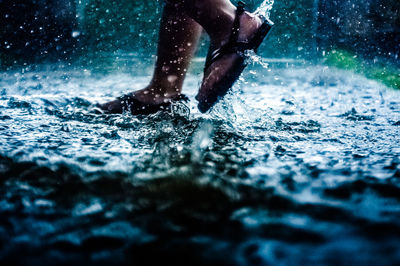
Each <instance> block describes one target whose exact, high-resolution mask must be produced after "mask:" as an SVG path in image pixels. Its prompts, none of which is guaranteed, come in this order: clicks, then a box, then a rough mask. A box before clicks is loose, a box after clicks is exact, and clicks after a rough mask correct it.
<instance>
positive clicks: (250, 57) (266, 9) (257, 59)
mask: <svg viewBox="0 0 400 266" xmlns="http://www.w3.org/2000/svg"><path fill="white" fill-rule="evenodd" d="M274 2H275V1H274V0H264V1H263V2H262V3H261V5H260V6H259V7H258V8H257V9H256V11H254V14H255V15H259V16H263V17H265V18H266V19H269V17H270V15H271V10H272V8H273V6H274ZM245 56H246V63H247V64H251V63H252V64H260V65H261V66H262V67H263V68H265V69H266V68H268V64H267V63H265V62H264V61H263V59H262V57H261V56H258V55H257V54H256V53H255V52H254V51H246V52H245Z"/></svg>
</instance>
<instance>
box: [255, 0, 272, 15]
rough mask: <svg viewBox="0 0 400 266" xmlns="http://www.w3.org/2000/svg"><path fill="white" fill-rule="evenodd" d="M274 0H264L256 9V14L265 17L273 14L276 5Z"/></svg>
mask: <svg viewBox="0 0 400 266" xmlns="http://www.w3.org/2000/svg"><path fill="white" fill-rule="evenodd" d="M274 2H275V1H274V0H264V1H263V2H262V4H261V5H260V6H259V7H258V8H257V9H256V11H255V12H254V14H255V15H262V16H264V17H265V18H267V19H269V17H270V15H271V10H272V8H273V6H274Z"/></svg>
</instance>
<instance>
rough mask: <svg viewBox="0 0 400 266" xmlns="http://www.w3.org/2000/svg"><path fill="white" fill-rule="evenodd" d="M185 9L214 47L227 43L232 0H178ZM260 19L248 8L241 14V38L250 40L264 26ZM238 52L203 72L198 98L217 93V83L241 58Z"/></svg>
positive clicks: (204, 98) (206, 97) (233, 10)
mask: <svg viewBox="0 0 400 266" xmlns="http://www.w3.org/2000/svg"><path fill="white" fill-rule="evenodd" d="M176 1H177V2H180V5H182V6H183V7H184V9H185V12H186V13H187V14H188V15H189V16H190V17H192V18H193V19H194V20H196V21H197V22H198V23H199V24H200V25H201V26H202V27H203V28H204V29H205V30H206V32H207V33H208V35H209V36H210V40H211V44H210V46H211V47H210V48H211V49H215V48H218V47H221V46H222V45H224V44H226V43H227V42H228V40H229V37H230V35H231V32H232V26H233V21H234V19H235V11H236V7H235V6H234V5H233V4H232V3H231V2H230V1H229V0H176ZM261 24H262V22H261V19H260V18H259V17H257V16H255V15H253V14H250V13H248V12H245V13H244V14H243V15H242V16H241V17H240V29H239V38H238V39H239V40H240V41H247V40H248V39H250V38H251V37H252V36H253V34H254V33H255V32H256V31H257V30H258V28H259V27H260V26H261ZM238 59H239V56H238V55H237V54H230V55H226V56H224V57H222V58H221V59H219V60H218V61H216V62H215V63H213V64H212V65H211V67H210V68H208V69H207V70H206V72H205V73H204V77H203V81H202V85H201V87H200V89H199V92H198V94H197V96H196V99H197V100H198V101H199V102H204V101H207V100H208V99H209V98H210V97H211V95H215V94H216V92H215V91H214V90H215V84H217V83H218V82H219V81H220V80H221V78H222V77H224V76H225V75H229V74H230V71H231V70H232V66H234V65H235V63H236V62H237V61H238Z"/></svg>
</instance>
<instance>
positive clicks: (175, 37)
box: [100, 4, 202, 113]
mask: <svg viewBox="0 0 400 266" xmlns="http://www.w3.org/2000/svg"><path fill="white" fill-rule="evenodd" d="M201 31H202V28H201V26H200V25H199V24H198V23H197V22H196V21H194V20H193V19H192V18H190V17H189V16H187V15H186V14H185V13H184V12H183V11H182V10H179V9H177V6H174V5H172V4H168V5H166V6H165V8H164V12H163V17H162V20H161V25H160V33H159V44H158V51H157V61H156V65H155V69H154V74H153V78H152V80H151V82H150V84H149V85H148V86H147V87H146V88H144V89H142V90H139V91H135V92H134V93H133V94H134V96H135V97H136V98H137V99H138V100H140V101H141V102H143V103H150V104H160V103H163V102H164V101H166V100H168V99H171V98H173V97H176V96H177V95H179V94H180V93H181V91H182V85H183V81H184V79H185V76H186V72H187V69H188V67H189V63H190V60H191V58H192V56H193V53H194V51H195V50H196V47H197V43H198V40H199V37H200V35H201ZM100 108H102V109H104V110H107V111H110V112H112V113H121V112H122V111H123V110H122V109H123V105H122V103H121V101H120V100H114V101H111V102H108V103H105V104H102V105H100Z"/></svg>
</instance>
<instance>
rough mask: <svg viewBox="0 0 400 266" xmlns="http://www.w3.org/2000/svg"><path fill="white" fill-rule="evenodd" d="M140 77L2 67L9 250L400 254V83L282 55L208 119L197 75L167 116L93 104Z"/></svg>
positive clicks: (295, 257)
mask: <svg viewBox="0 0 400 266" xmlns="http://www.w3.org/2000/svg"><path fill="white" fill-rule="evenodd" d="M23 72H25V73H23ZM194 72H196V71H194ZM137 73H139V72H138V71H136V72H135V70H133V71H132V72H124V71H122V72H121V71H112V72H103V73H98V72H95V71H91V70H74V69H72V68H71V69H69V68H59V67H56V66H52V65H50V66H45V67H43V69H40V68H38V69H36V70H29V71H11V70H10V71H8V72H3V73H1V74H0V90H1V98H0V136H1V138H0V156H1V157H0V176H1V178H0V183H1V186H0V190H1V191H0V232H1V234H0V247H1V248H0V250H1V251H0V260H1V261H3V262H7V263H10V262H15V263H20V264H24V265H27V264H28V265H29V264H30V265H35V264H37V263H38V262H40V263H43V262H46V263H48V264H58V263H59V262H67V263H89V264H94V263H99V262H103V263H106V264H118V263H137V262H143V261H145V262H148V263H152V262H163V261H165V260H172V261H175V262H185V263H189V262H190V264H206V263H207V264H213V263H214V264H219V265H221V264H227V265H259V264H262V265H264V264H273V265H276V264H278V265H279V264H294V263H295V264H316V263H317V264H333V263H338V264H353V263H359V264H366V265H374V264H376V263H377V262H379V263H380V264H381V265H390V264H395V263H396V262H397V263H399V262H400V253H399V252H398V247H399V244H400V224H399V218H400V205H399V201H400V187H399V185H400V181H399V180H400V179H399V178H400V166H399V164H400V145H399V133H400V128H399V127H400V93H399V92H398V91H393V90H390V89H387V88H386V87H384V86H383V85H381V84H379V83H377V82H374V81H371V80H367V79H366V78H364V77H362V76H358V75H354V74H352V73H350V72H345V71H339V70H336V69H331V68H326V67H323V66H304V65H298V66H290V67H284V66H279V64H277V65H272V66H271V68H270V69H269V70H265V69H263V68H261V67H257V66H253V67H251V68H249V69H248V70H247V71H246V73H245V74H244V77H242V78H241V80H240V81H239V83H238V84H237V85H236V86H235V88H234V89H233V90H232V92H231V93H230V94H229V95H228V96H227V97H226V98H225V99H224V100H223V101H221V102H220V103H218V105H217V106H216V107H215V108H214V109H213V110H212V112H211V113H209V114H205V115H203V114H200V113H199V112H198V111H197V109H196V102H195V100H194V95H195V94H196V90H197V88H198V84H199V82H200V79H201V76H200V75H197V74H196V73H194V74H191V75H189V76H188V79H187V82H186V84H185V88H184V93H186V94H187V95H188V96H189V98H190V99H191V101H190V102H189V103H187V104H177V105H175V106H173V110H171V111H170V112H165V113H157V114H154V115H151V116H148V117H133V116H131V115H129V114H122V115H105V114H101V113H99V112H98V111H96V110H95V109H93V106H92V105H93V104H95V103H97V102H104V101H106V100H110V99H113V98H114V97H116V96H119V95H121V94H123V93H126V92H129V91H132V90H135V89H140V88H142V87H144V86H145V85H147V82H148V81H149V79H150V76H149V74H150V73H151V72H146V71H144V73H139V74H137ZM21 254H23V256H21Z"/></svg>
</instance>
